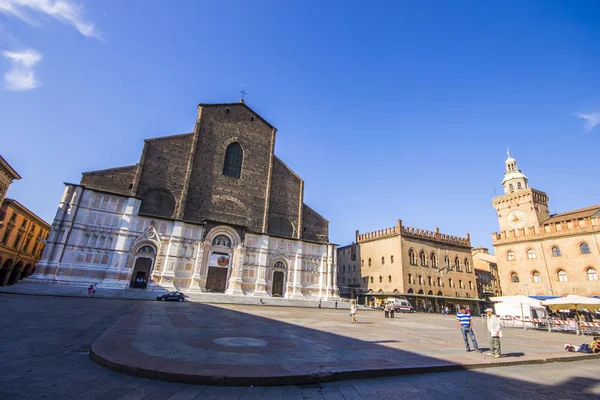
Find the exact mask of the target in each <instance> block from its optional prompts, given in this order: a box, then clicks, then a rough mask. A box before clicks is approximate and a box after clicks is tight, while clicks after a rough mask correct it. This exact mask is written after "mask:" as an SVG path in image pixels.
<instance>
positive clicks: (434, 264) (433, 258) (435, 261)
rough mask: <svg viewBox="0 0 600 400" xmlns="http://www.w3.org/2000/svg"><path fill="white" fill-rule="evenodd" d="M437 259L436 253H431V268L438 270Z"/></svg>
mask: <svg viewBox="0 0 600 400" xmlns="http://www.w3.org/2000/svg"><path fill="white" fill-rule="evenodd" d="M437 267H438V265H437V258H436V257H435V253H431V268H437Z"/></svg>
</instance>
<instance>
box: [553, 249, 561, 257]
mask: <svg viewBox="0 0 600 400" xmlns="http://www.w3.org/2000/svg"><path fill="white" fill-rule="evenodd" d="M560 256H562V254H561V253H560V247H558V246H554V247H552V257H560Z"/></svg>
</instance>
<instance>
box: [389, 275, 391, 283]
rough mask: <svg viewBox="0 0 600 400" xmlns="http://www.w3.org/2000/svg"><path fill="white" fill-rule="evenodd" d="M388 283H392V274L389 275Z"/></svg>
mask: <svg viewBox="0 0 600 400" xmlns="http://www.w3.org/2000/svg"><path fill="white" fill-rule="evenodd" d="M388 283H392V276H391V275H389V276H388Z"/></svg>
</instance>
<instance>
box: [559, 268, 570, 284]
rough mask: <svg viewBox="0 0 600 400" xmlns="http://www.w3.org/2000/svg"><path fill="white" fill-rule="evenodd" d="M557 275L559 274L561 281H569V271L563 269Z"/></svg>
mask: <svg viewBox="0 0 600 400" xmlns="http://www.w3.org/2000/svg"><path fill="white" fill-rule="evenodd" d="M557 275H558V281H559V282H568V281H569V277H568V276H567V273H566V272H565V271H563V270H562V269H561V270H559V271H558V273H557Z"/></svg>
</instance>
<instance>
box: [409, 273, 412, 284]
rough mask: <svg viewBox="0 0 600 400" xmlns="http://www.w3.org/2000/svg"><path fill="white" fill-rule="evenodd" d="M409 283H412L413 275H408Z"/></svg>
mask: <svg viewBox="0 0 600 400" xmlns="http://www.w3.org/2000/svg"><path fill="white" fill-rule="evenodd" d="M408 283H409V284H410V283H412V274H408Z"/></svg>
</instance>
